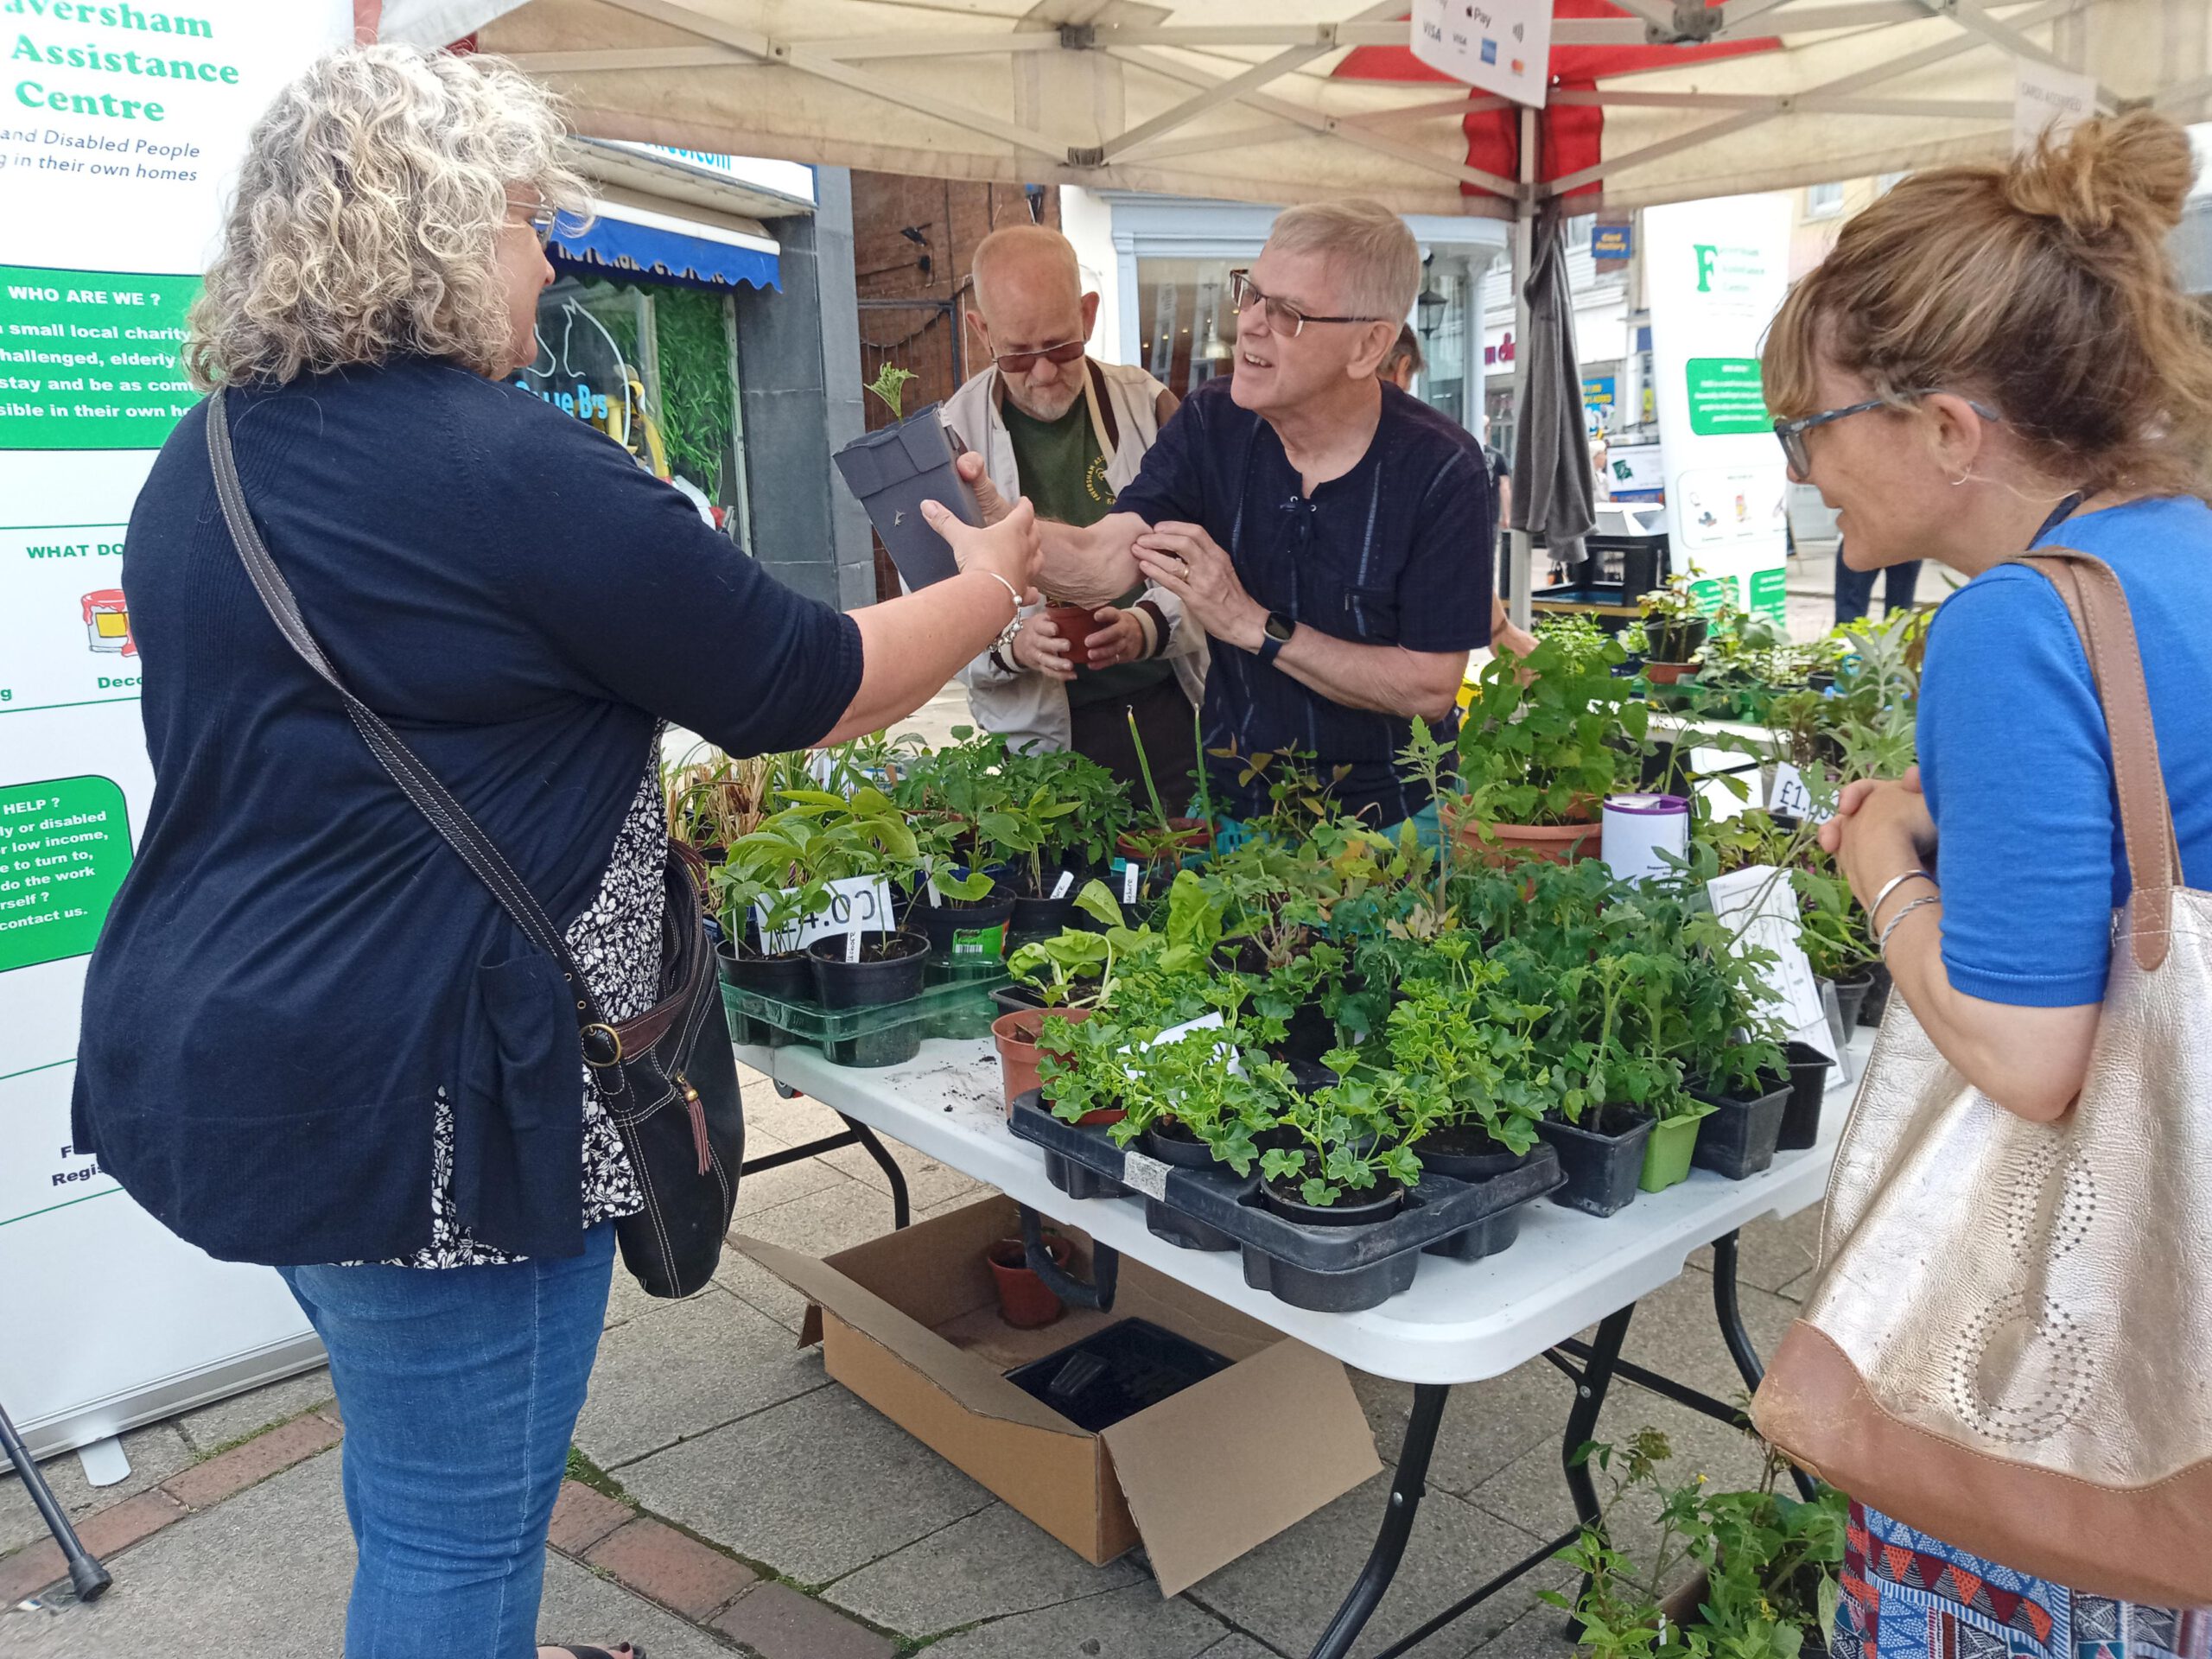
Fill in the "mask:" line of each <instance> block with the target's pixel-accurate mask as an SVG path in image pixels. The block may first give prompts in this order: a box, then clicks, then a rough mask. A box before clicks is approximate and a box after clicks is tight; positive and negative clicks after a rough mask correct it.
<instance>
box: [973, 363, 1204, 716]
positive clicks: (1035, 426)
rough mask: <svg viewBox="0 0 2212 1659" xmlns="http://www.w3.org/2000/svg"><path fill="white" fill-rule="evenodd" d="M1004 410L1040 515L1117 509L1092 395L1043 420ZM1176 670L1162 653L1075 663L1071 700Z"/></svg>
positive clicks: (1145, 684)
mask: <svg viewBox="0 0 2212 1659" xmlns="http://www.w3.org/2000/svg"><path fill="white" fill-rule="evenodd" d="M999 411H1000V413H1001V415H1003V416H1005V418H1006V432H1007V437H1009V438H1011V439H1013V440H1014V467H1015V468H1016V470H1018V471H1019V472H1020V474H1021V493H1023V494H1024V495H1026V496H1027V497H1028V498H1029V499H1030V502H1031V503H1032V505H1034V506H1035V507H1036V509H1037V516H1038V517H1039V518H1051V519H1055V520H1057V521H1058V522H1059V523H1060V524H1074V525H1077V526H1078V527H1080V526H1082V525H1085V524H1096V523H1097V522H1098V521H1099V520H1100V519H1101V518H1104V517H1105V516H1106V515H1107V514H1108V513H1109V512H1111V511H1112V510H1113V506H1114V486H1112V485H1110V484H1109V483H1108V482H1107V481H1106V456H1105V454H1104V453H1103V451H1102V450H1101V449H1100V448H1099V447H1098V430H1097V429H1096V427H1094V426H1093V425H1092V424H1091V423H1090V400H1089V399H1088V398H1084V397H1077V399H1076V400H1075V404H1074V406H1073V407H1072V408H1071V409H1070V410H1068V412H1067V413H1066V414H1065V415H1063V416H1060V418H1059V419H1058V420H1057V421H1040V420H1038V419H1036V418H1035V417H1034V416H1029V415H1025V414H1023V413H1022V412H1021V410H1019V409H1017V408H1015V407H1014V400H1013V399H1012V398H1011V397H1007V398H1004V399H1002V400H1001V403H1000V404H999ZM1143 597H1144V584H1143V583H1142V582H1139V583H1138V584H1137V585H1136V586H1135V587H1134V588H1130V589H1129V591H1128V593H1126V594H1122V596H1121V597H1120V598H1119V599H1117V600H1116V601H1114V603H1115V605H1116V607H1117V608H1119V609H1122V610H1127V609H1128V607H1130V606H1132V605H1134V604H1135V603H1136V602H1137V601H1139V600H1140V599H1141V598H1143ZM1174 671H1175V670H1174V668H1173V665H1172V664H1168V663H1166V662H1163V661H1162V660H1161V659H1160V658H1157V657H1147V658H1142V659H1141V660H1139V661H1137V662H1134V663H1116V664H1115V665H1114V666H1113V667H1111V668H1088V667H1085V666H1084V665H1083V664H1077V665H1076V671H1075V679H1074V681H1073V682H1072V683H1071V684H1070V685H1069V687H1068V705H1069V706H1070V707H1071V708H1076V709H1080V708H1082V707H1084V705H1086V704H1088V703H1093V702H1103V701H1104V700H1105V699H1106V698H1108V697H1126V696H1130V695H1131V694H1132V693H1135V692H1138V691H1143V690H1149V689H1150V688H1151V687H1153V686H1155V685H1157V684H1159V683H1160V682H1161V681H1162V680H1164V679H1166V678H1167V677H1168V676H1170V675H1171V674H1173V672H1174Z"/></svg>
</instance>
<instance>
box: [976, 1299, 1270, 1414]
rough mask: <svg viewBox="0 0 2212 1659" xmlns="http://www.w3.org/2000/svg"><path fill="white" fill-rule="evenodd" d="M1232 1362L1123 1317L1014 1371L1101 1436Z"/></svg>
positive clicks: (1011, 1376) (1017, 1381)
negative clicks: (1121, 1422) (1099, 1432)
mask: <svg viewBox="0 0 2212 1659" xmlns="http://www.w3.org/2000/svg"><path fill="white" fill-rule="evenodd" d="M1229 1364H1230V1362H1229V1361H1228V1360H1226V1359H1224V1357H1222V1356H1221V1355H1219V1354H1217V1353H1216V1352H1214V1351H1213V1350H1212V1349H1211V1348H1202V1347H1200V1346H1199V1345H1198V1344H1197V1343H1195V1342H1192V1340H1191V1339H1190V1338H1188V1337H1179V1336H1177V1335H1176V1334H1175V1333H1174V1332H1173V1331H1168V1330H1165V1329H1163V1328H1162V1327H1160V1326H1159V1325H1154V1323H1153V1322H1152V1321H1151V1320H1149V1319H1120V1320H1117V1321H1116V1322H1115V1323H1114V1324H1112V1325H1108V1326H1107V1327H1106V1328H1105V1329H1104V1330H1103V1331H1094V1332H1091V1333H1090V1335H1089V1336H1087V1337H1085V1338H1084V1339H1083V1340H1082V1341H1081V1342H1074V1343H1070V1344H1068V1345H1067V1346H1066V1347H1065V1348H1062V1349H1059V1350H1058V1351H1054V1352H1052V1353H1049V1354H1047V1355H1046V1356H1045V1357H1044V1358H1042V1359H1033V1360H1031V1361H1030V1362H1029V1363H1027V1365H1021V1366H1017V1367H1016V1368H1015V1369H1014V1370H1010V1371H1008V1372H1007V1374H1006V1380H1007V1382H1009V1383H1013V1384H1014V1387H1016V1388H1017V1389H1020V1390H1021V1391H1022V1392H1023V1393H1024V1394H1027V1395H1031V1396H1033V1398H1035V1399H1038V1400H1040V1401H1042V1402H1044V1403H1045V1404H1046V1405H1048V1406H1050V1407H1051V1408H1052V1409H1053V1410H1054V1411H1057V1412H1058V1413H1059V1414H1060V1415H1061V1416H1063V1417H1065V1418H1066V1419H1067V1420H1068V1421H1070V1422H1071V1423H1073V1424H1074V1425H1075V1426H1076V1427H1077V1428H1082V1429H1088V1430H1089V1431H1090V1433H1094V1434H1096V1433H1098V1431H1099V1430H1100V1429H1103V1428H1111V1427H1113V1426H1114V1425H1115V1424H1116V1423H1118V1422H1120V1421H1122V1419H1123V1418H1125V1417H1134V1416H1135V1415H1136V1414H1137V1413H1139V1412H1141V1411H1146V1410H1149V1409H1150V1408H1152V1407H1154V1406H1156V1405H1158V1404H1159V1403H1160V1402H1161V1401H1163V1400H1166V1399H1167V1398H1169V1397H1170V1396H1172V1395H1178V1394H1180V1393H1182V1391H1183V1390H1184V1389H1187V1388H1189V1387H1190V1386H1191V1385H1192V1383H1203V1382H1205V1380H1206V1378H1208V1377H1210V1376H1212V1375H1213V1374H1214V1373H1215V1372H1217V1371H1225V1370H1228V1369H1229Z"/></svg>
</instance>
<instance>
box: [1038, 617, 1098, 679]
mask: <svg viewBox="0 0 2212 1659" xmlns="http://www.w3.org/2000/svg"><path fill="white" fill-rule="evenodd" d="M1045 614H1046V616H1048V617H1050V618H1051V619H1052V626H1054V627H1056V628H1058V630H1059V631H1060V638H1061V639H1065V640H1066V641H1067V642H1068V661H1069V662H1070V663H1071V664H1073V665H1074V666H1076V667H1077V668H1082V667H1084V666H1085V665H1087V664H1089V663H1090V652H1089V647H1088V644H1087V642H1088V641H1089V640H1090V636H1091V635H1092V633H1094V632H1096V630H1097V627H1098V620H1097V618H1096V617H1094V616H1093V615H1091V613H1090V612H1089V611H1086V610H1084V608H1083V607H1082V606H1080V605H1047V606H1046V607H1045Z"/></svg>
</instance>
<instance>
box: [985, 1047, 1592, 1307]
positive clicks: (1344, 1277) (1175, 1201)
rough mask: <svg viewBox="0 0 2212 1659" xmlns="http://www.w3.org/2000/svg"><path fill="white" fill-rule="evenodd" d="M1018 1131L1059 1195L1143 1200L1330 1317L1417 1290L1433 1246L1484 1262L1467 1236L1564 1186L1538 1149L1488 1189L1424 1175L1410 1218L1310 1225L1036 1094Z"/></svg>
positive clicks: (1251, 1186)
mask: <svg viewBox="0 0 2212 1659" xmlns="http://www.w3.org/2000/svg"><path fill="white" fill-rule="evenodd" d="M1010 1127H1011V1128H1012V1129H1013V1131H1014V1135H1016V1136H1017V1137H1018V1138H1020V1139H1021V1140H1024V1141H1029V1142H1030V1143H1031V1144H1032V1145H1033V1146H1036V1147H1039V1148H1041V1149H1042V1150H1043V1151H1044V1154H1045V1163H1046V1175H1047V1176H1048V1178H1051V1179H1052V1182H1053V1185H1055V1186H1058V1187H1059V1188H1060V1190H1061V1191H1062V1192H1068V1193H1069V1194H1070V1196H1071V1197H1103V1196H1109V1194H1107V1193H1105V1192H1076V1191H1075V1190H1074V1189H1073V1187H1071V1186H1069V1185H1062V1184H1061V1179H1060V1176H1058V1175H1055V1174H1054V1171H1055V1169H1056V1168H1057V1169H1058V1171H1059V1172H1060V1175H1076V1176H1082V1177H1087V1178H1089V1179H1090V1181H1096V1182H1101V1183H1106V1184H1110V1185H1113V1186H1116V1187H1119V1188H1120V1189H1121V1190H1122V1192H1135V1193H1140V1194H1141V1195H1142V1196H1143V1197H1144V1198H1145V1199H1146V1200H1147V1208H1149V1207H1150V1206H1151V1205H1163V1206H1165V1207H1166V1208H1167V1209H1168V1210H1171V1211H1177V1212H1179V1213H1181V1214H1183V1215H1185V1216H1188V1217H1191V1218H1192V1219H1193V1220H1195V1221H1198V1222H1200V1223H1203V1224H1205V1226H1206V1227H1208V1228H1210V1229H1212V1230H1215V1231H1217V1232H1218V1233H1221V1234H1224V1235H1226V1236H1228V1237H1229V1238H1230V1239H1231V1240H1233V1241H1234V1242H1235V1243H1236V1247H1237V1248H1238V1249H1240V1250H1241V1251H1242V1252H1243V1266H1244V1282H1245V1283H1246V1284H1248V1285H1249V1286H1251V1287H1253V1288H1254V1289H1255V1290H1265V1291H1268V1292H1270V1293H1272V1294H1274V1295H1275V1296H1278V1297H1280V1298H1281V1300H1284V1301H1286V1302H1288V1303H1289V1304H1290V1305H1291V1306H1294V1307H1305V1308H1312V1309H1314V1310H1316V1311H1319V1312H1321V1313H1357V1312H1358V1311H1359V1310H1360V1309H1362V1308H1369V1307H1374V1306H1378V1305H1380V1304H1381V1303H1383V1302H1385V1301H1388V1300H1389V1299H1390V1298H1391V1297H1392V1296H1395V1295H1396V1294H1398V1293H1399V1292H1400V1291H1402V1290H1404V1289H1405V1288H1406V1287H1408V1285H1410V1284H1412V1283H1413V1281H1414V1270H1415V1269H1416V1268H1418V1267H1419V1266H1420V1263H1421V1253H1422V1252H1423V1251H1424V1250H1426V1249H1428V1248H1429V1246H1431V1245H1433V1244H1452V1245H1456V1248H1452V1249H1446V1250H1445V1251H1442V1252H1440V1254H1450V1255H1480V1254H1483V1253H1484V1252H1483V1250H1482V1249H1481V1248H1480V1246H1481V1243H1482V1242H1483V1241H1480V1240H1475V1239H1468V1240H1466V1241H1465V1242H1464V1243H1459V1240H1460V1237H1461V1236H1462V1235H1465V1234H1471V1233H1474V1232H1476V1231H1477V1230H1481V1229H1483V1228H1484V1227H1486V1226H1487V1225H1488V1224H1491V1222H1493V1221H1494V1220H1495V1219H1496V1218H1497V1217H1503V1215H1505V1214H1506V1213H1507V1212H1508V1211H1513V1210H1516V1209H1517V1208H1518V1207H1519V1206H1521V1205H1524V1204H1527V1203H1529V1202H1530V1201H1531V1200H1533V1199H1535V1198H1541V1197H1543V1196H1544V1195H1545V1194H1546V1193H1548V1192H1551V1191H1552V1190H1553V1189H1554V1187H1556V1186H1558V1185H1560V1181H1561V1180H1562V1179H1565V1178H1564V1177H1563V1176H1562V1175H1561V1173H1560V1166H1559V1160H1558V1156H1557V1154H1554V1152H1553V1151H1552V1150H1551V1148H1550V1147H1538V1148H1537V1149H1536V1150H1535V1152H1534V1153H1533V1154H1531V1155H1530V1157H1529V1160H1528V1161H1527V1162H1526V1163H1524V1164H1522V1166H1520V1167H1519V1168H1517V1169H1515V1170H1512V1171H1510V1172H1509V1173H1506V1174H1503V1175H1501V1176H1498V1177H1497V1178H1495V1179H1491V1180H1487V1181H1480V1182H1467V1181H1459V1180H1454V1179H1452V1178H1451V1177H1450V1176H1448V1175H1435V1174H1426V1173H1425V1174H1423V1176H1422V1177H1421V1184H1420V1185H1418V1186H1416V1187H1414V1189H1413V1190H1412V1191H1410V1192H1408V1193H1407V1195H1406V1202H1405V1206H1404V1208H1402V1209H1401V1210H1400V1211H1398V1213H1397V1214H1396V1215H1395V1216H1392V1217H1389V1219H1388V1220H1386V1221H1379V1222H1376V1223H1374V1224H1371V1225H1368V1226H1354V1227H1313V1226H1306V1225H1304V1224H1300V1223H1298V1222H1294V1221H1287V1220H1285V1219H1284V1218H1283V1217H1281V1216H1278V1215H1275V1214H1274V1213H1273V1212H1271V1211H1268V1210H1265V1209H1262V1207H1261V1206H1260V1202H1259V1187H1260V1182H1259V1178H1258V1176H1256V1175H1251V1176H1242V1177H1240V1176H1239V1175H1237V1174H1236V1172H1235V1171H1233V1170H1231V1169H1229V1168H1228V1167H1226V1166H1221V1165H1215V1166H1211V1167H1210V1168H1205V1169H1180V1168H1177V1167H1175V1166H1172V1165H1169V1164H1165V1163H1162V1162H1161V1161H1160V1160H1158V1159H1156V1158H1153V1157H1150V1156H1147V1154H1143V1153H1141V1152H1138V1151H1135V1149H1128V1150H1124V1149H1123V1148H1122V1147H1117V1146H1116V1145H1115V1144H1114V1143H1113V1142H1112V1141H1110V1140H1109V1139H1108V1138H1107V1136H1106V1135H1105V1132H1104V1131H1103V1129H1101V1128H1075V1127H1074V1126H1073V1125H1071V1124H1068V1123H1063V1122H1060V1120H1059V1119H1058V1118H1056V1117H1054V1116H1052V1113H1051V1112H1049V1111H1047V1110H1046V1109H1045V1107H1044V1105H1043V1103H1042V1102H1041V1101H1040V1100H1039V1097H1038V1094H1037V1091H1036V1090H1030V1091H1028V1092H1027V1093H1026V1094H1022V1095H1020V1096H1016V1097H1015V1099H1014V1112H1013V1117H1012V1120H1011V1124H1010ZM1081 1184H1082V1183H1078V1185H1081ZM1163 1236H1166V1235H1163Z"/></svg>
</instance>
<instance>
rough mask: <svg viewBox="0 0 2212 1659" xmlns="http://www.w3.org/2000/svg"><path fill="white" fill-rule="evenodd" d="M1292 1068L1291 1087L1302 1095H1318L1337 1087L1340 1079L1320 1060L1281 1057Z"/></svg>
mask: <svg viewBox="0 0 2212 1659" xmlns="http://www.w3.org/2000/svg"><path fill="white" fill-rule="evenodd" d="M1281 1059H1282V1063H1283V1064H1284V1065H1287V1066H1288V1067H1289V1068H1290V1086H1291V1087H1292V1088H1294V1089H1295V1090H1298V1092H1299V1093H1300V1094H1301V1095H1318V1094H1319V1093H1320V1092H1321V1090H1324V1089H1329V1088H1333V1087H1335V1085H1336V1084H1337V1082H1338V1077H1337V1074H1336V1073H1335V1072H1333V1071H1331V1070H1330V1069H1329V1068H1328V1067H1327V1066H1325V1065H1322V1064H1321V1062H1320V1061H1319V1060H1302V1059H1299V1058H1295V1057H1294V1056H1291V1055H1283V1056H1281Z"/></svg>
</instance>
